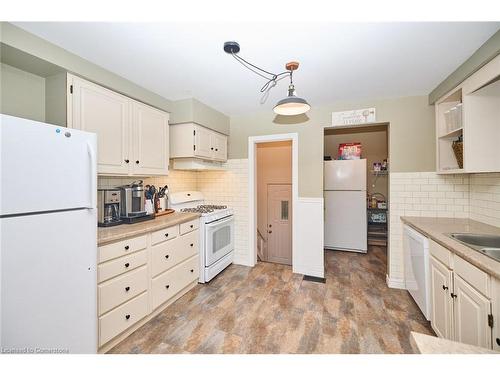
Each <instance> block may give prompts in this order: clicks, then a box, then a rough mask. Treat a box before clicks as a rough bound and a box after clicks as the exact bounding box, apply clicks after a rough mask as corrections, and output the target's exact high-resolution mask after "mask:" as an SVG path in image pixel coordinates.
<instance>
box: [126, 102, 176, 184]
mask: <svg viewBox="0 0 500 375" xmlns="http://www.w3.org/2000/svg"><path fill="white" fill-rule="evenodd" d="M132 115H133V119H134V121H133V127H132V139H133V142H132V144H133V147H134V160H133V163H132V166H133V173H134V174H136V175H156V174H161V175H166V174H168V148H169V141H168V113H165V112H163V111H159V110H157V109H156V108H152V107H150V106H147V105H145V104H142V103H139V102H134V103H132Z"/></svg>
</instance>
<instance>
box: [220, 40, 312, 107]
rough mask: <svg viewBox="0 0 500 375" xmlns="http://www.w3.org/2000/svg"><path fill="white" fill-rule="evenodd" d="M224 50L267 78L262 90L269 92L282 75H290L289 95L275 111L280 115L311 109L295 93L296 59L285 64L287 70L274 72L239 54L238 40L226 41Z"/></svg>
mask: <svg viewBox="0 0 500 375" xmlns="http://www.w3.org/2000/svg"><path fill="white" fill-rule="evenodd" d="M224 51H225V52H226V53H228V54H230V55H231V56H233V57H234V58H235V60H236V61H238V62H239V63H240V64H241V65H243V66H244V67H245V68H247V69H248V70H250V71H252V72H253V73H255V74H257V75H259V76H261V77H262V78H264V79H265V80H266V83H265V84H264V86H262V88H261V89H260V92H268V91H269V90H270V89H272V88H273V87H274V86H276V84H277V82H278V80H279V79H280V77H282V76H284V75H288V76H289V77H290V85H289V86H288V96H287V97H286V98H284V99H281V100H280V101H279V102H278V103H277V104H276V105H275V106H274V112H275V113H277V114H278V115H283V116H294V115H301V114H303V113H306V112H307V111H309V110H310V109H311V106H310V105H309V103H308V102H307V101H306V100H305V99H302V98H299V97H297V96H296V95H295V86H294V84H293V72H294V71H295V70H297V69H298V68H299V63H298V62H296V61H292V62H289V63H287V64H286V65H285V68H286V71H284V72H282V73H278V74H275V73H272V72H268V71H267V70H264V69H261V68H259V67H258V66H256V65H254V64H252V63H250V62H248V61H247V60H245V59H244V58H243V57H241V56H239V55H238V52H240V45H239V44H238V42H225V43H224Z"/></svg>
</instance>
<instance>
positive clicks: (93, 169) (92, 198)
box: [87, 142, 97, 208]
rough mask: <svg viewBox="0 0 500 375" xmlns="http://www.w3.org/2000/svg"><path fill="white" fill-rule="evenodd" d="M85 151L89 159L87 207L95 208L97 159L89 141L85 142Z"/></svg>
mask: <svg viewBox="0 0 500 375" xmlns="http://www.w3.org/2000/svg"><path fill="white" fill-rule="evenodd" d="M87 152H88V154H89V161H90V182H89V185H90V207H88V208H96V207H97V186H96V179H97V170H96V168H97V161H96V155H95V150H94V148H93V147H92V144H90V142H87Z"/></svg>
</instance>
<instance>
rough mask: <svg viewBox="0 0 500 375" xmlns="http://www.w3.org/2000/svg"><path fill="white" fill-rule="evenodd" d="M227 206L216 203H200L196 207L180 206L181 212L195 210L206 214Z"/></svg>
mask: <svg viewBox="0 0 500 375" xmlns="http://www.w3.org/2000/svg"><path fill="white" fill-rule="evenodd" d="M226 208H227V206H223V205H217V204H201V205H199V206H197V207H190V208H182V209H181V212H196V213H201V214H208V213H210V212H214V211H215V210H225V209H226Z"/></svg>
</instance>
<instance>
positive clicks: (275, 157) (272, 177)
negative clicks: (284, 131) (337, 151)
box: [256, 141, 293, 265]
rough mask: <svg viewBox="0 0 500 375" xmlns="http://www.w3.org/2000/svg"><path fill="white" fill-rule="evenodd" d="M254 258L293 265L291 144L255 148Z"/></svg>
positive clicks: (281, 142)
mask: <svg viewBox="0 0 500 375" xmlns="http://www.w3.org/2000/svg"><path fill="white" fill-rule="evenodd" d="M256 166H257V168H256V177H257V178H256V188H257V255H258V260H260V261H264V262H272V263H280V264H286V265H291V264H292V223H293V220H292V217H293V205H292V141H276V142H264V143H258V144H257V145H256Z"/></svg>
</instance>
